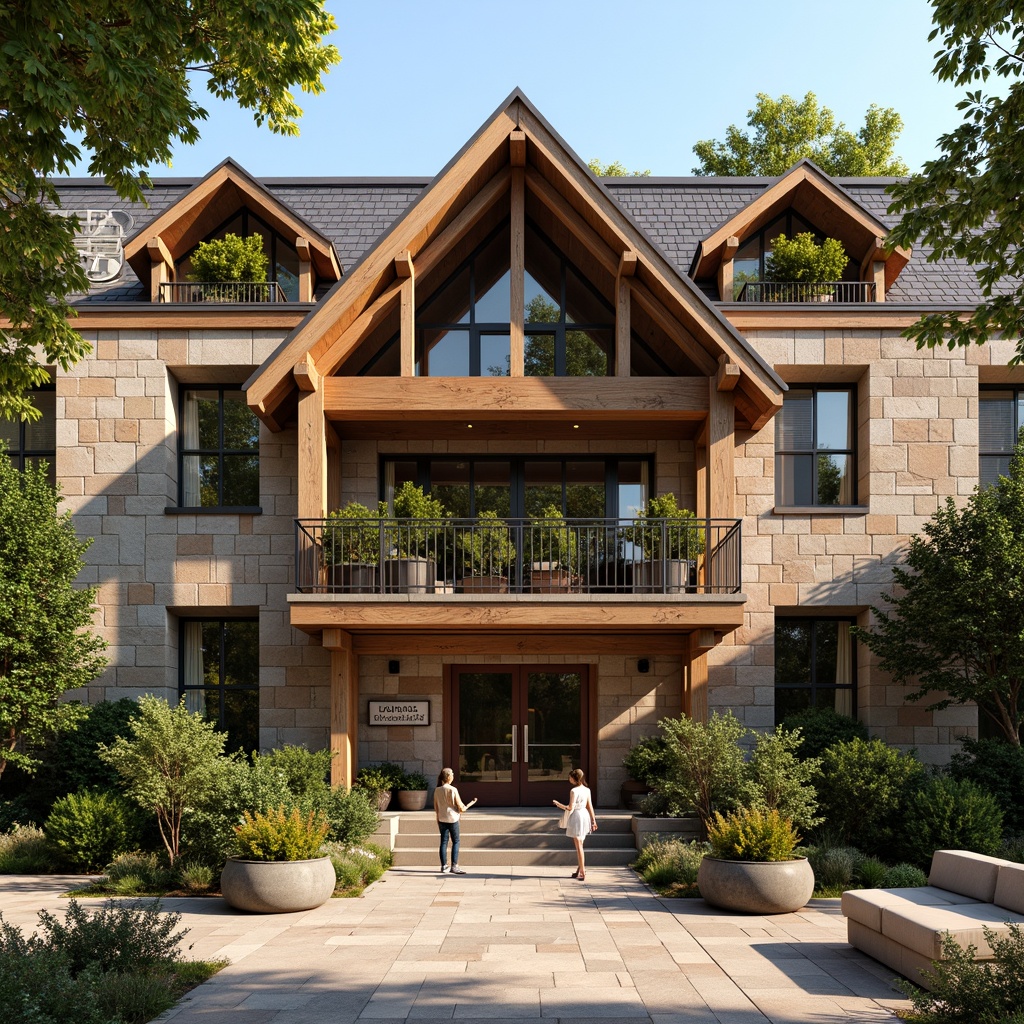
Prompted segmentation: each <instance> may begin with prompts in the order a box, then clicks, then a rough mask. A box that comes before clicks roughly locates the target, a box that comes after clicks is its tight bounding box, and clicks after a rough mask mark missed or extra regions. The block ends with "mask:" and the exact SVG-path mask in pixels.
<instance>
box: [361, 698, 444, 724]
mask: <svg viewBox="0 0 1024 1024" xmlns="http://www.w3.org/2000/svg"><path fill="white" fill-rule="evenodd" d="M369 704H370V713H369V721H370V725H430V701H429V700H371V701H370V702H369Z"/></svg>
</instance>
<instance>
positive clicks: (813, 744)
mask: <svg viewBox="0 0 1024 1024" xmlns="http://www.w3.org/2000/svg"><path fill="white" fill-rule="evenodd" d="M782 727H783V729H787V730H794V729H799V730H800V741H801V742H800V748H799V750H798V753H799V755H800V757H804V758H808V757H820V756H821V754H822V752H823V751H824V750H825V749H826V748H828V747H831V746H833V745H834V744H836V743H848V742H849V741H850V740H857V739H860V740H865V741H866V740H867V738H868V730H867V726H865V725H864V723H863V722H858V721H857V719H856V718H851V717H850V716H849V715H841V714H839V712H838V711H836V710H835V709H834V708H830V707H827V706H826V705H824V704H822V705H818V706H817V707H813V708H807V709H806V710H804V711H795V712H794V713H793V714H791V715H786V717H785V718H784V719H783V720H782Z"/></svg>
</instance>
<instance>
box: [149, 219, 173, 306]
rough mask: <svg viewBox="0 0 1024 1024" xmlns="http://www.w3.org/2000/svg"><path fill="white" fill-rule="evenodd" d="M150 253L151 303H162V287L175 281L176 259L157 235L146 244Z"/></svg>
mask: <svg viewBox="0 0 1024 1024" xmlns="http://www.w3.org/2000/svg"><path fill="white" fill-rule="evenodd" d="M146 251H147V252H148V253H149V263H150V266H149V301H150V302H159V301H160V285H161V284H166V283H167V282H169V281H173V280H174V257H173V256H172V255H171V253H170V250H169V249H168V248H167V246H166V245H164V240H163V239H162V238H161V237H160V236H159V235H157V237H156V238H151V239H150V240H149V241H148V242H146Z"/></svg>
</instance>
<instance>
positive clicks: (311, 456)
mask: <svg viewBox="0 0 1024 1024" xmlns="http://www.w3.org/2000/svg"><path fill="white" fill-rule="evenodd" d="M298 442H299V443H298V463H299V466H298V478H299V502H298V504H299V508H298V512H299V519H323V518H324V516H325V515H326V514H327V431H326V424H325V422H324V389H323V388H322V387H318V388H317V389H316V390H315V391H303V392H302V393H301V394H300V397H299V438H298Z"/></svg>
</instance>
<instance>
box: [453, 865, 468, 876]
mask: <svg viewBox="0 0 1024 1024" xmlns="http://www.w3.org/2000/svg"><path fill="white" fill-rule="evenodd" d="M465 873H466V872H465V871H463V870H462V868H460V867H459V866H458V865H456V866H455V867H453V868H452V874H453V875H464V874H465Z"/></svg>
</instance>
